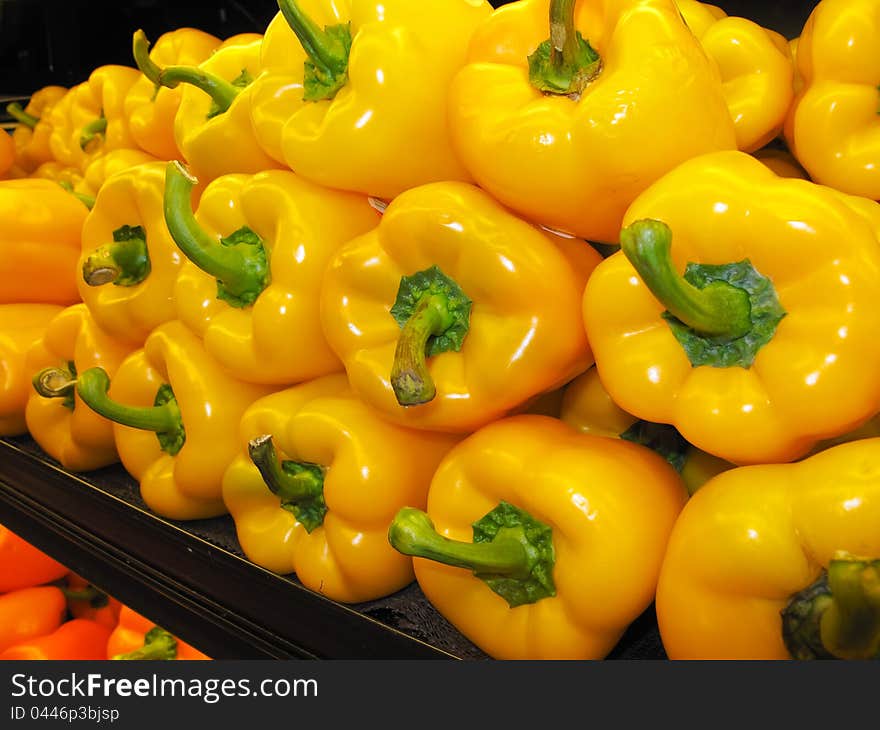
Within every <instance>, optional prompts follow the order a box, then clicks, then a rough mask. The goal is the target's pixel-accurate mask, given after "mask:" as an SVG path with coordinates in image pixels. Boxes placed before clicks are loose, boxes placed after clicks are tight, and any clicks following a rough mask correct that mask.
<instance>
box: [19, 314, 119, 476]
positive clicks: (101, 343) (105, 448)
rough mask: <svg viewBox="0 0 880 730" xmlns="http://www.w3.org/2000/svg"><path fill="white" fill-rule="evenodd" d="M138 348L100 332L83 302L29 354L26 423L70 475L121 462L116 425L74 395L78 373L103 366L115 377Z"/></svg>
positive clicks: (60, 316)
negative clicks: (30, 388) (30, 383)
mask: <svg viewBox="0 0 880 730" xmlns="http://www.w3.org/2000/svg"><path fill="white" fill-rule="evenodd" d="M134 347H135V346H134V345H132V344H128V343H125V342H121V341H119V340H117V339H116V338H114V337H111V336H110V335H108V334H107V333H106V332H104V331H103V330H102V329H100V328H99V327H98V326H97V324H95V320H94V319H93V318H92V316H91V314H89V311H88V309H87V308H86V305H85V304H76V305H74V306H72V307H68V308H67V309H65V310H63V311H62V312H60V313H59V314H58V315H57V316H56V317H55V318H54V319H53V320H52V321H51V322H50V323H49V326H48V327H47V328H46V332H45V334H44V335H43V337H42V339H41V340H40V341H39V342H37V343H36V344H35V345H34V346H33V347H32V348H31V349H30V350H29V351H28V354H27V366H28V370H29V372H30V373H31V374H32V377H33V380H34V391H33V392H32V393H31V394H30V397H29V398H28V403H27V407H26V409H25V419H26V421H27V427H28V430H29V431H30V433H31V436H33V438H34V440H35V441H36V442H37V443H38V444H39V445H40V446H41V447H42V449H43V450H44V451H45V452H46V453H48V454H49V455H50V456H51V457H52V458H53V459H56V460H57V461H58V462H60V463H61V465H62V466H63V467H64V468H65V469H69V470H70V471H91V470H92V469H98V468H100V467H102V466H107V465H108V464H113V463H115V462H117V461H118V460H119V457H118V456H117V454H116V444H115V442H114V440H113V425H112V424H111V423H110V422H109V421H107V420H106V419H104V418H101V417H100V416H98V415H97V414H96V413H94V412H93V411H92V410H91V409H90V408H88V407H87V406H86V405H85V404H84V403H82V401H80V399H79V397H78V396H77V395H76V393H75V385H76V375H77V373H82V372H84V371H85V370H87V369H88V368H91V367H96V366H100V367H103V368H104V369H106V370H107V371H108V372H111V373H115V372H116V369H117V368H118V367H119V365H120V363H121V362H122V360H123V359H124V358H125V357H126V355H128V353H129V352H131V350H132V349H134Z"/></svg>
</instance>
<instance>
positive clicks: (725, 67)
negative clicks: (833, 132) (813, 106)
mask: <svg viewBox="0 0 880 730" xmlns="http://www.w3.org/2000/svg"><path fill="white" fill-rule="evenodd" d="M676 5H677V6H678V9H679V10H680V11H681V14H682V16H683V17H684V19H685V22H686V23H687V24H688V26H689V27H690V28H691V30H693V31H694V34H695V35H696V36H697V38H699V39H700V43H701V44H702V46H703V48H704V49H705V51H706V53H707V54H708V55H709V57H710V58H712V59H713V60H714V61H715V62H716V63H717V64H718V68H719V70H720V71H721V80H722V88H723V90H724V98H725V99H726V101H727V107H728V109H729V110H730V116H731V118H732V119H733V125H734V128H735V130H736V144H737V147H738V148H739V149H741V150H743V151H745V152H754V151H755V150H757V149H760V148H761V147H763V146H764V145H766V144H767V143H768V142H769V141H770V140H772V139H774V138H775V137H777V136H779V134H780V133H781V132H782V127H783V124H784V122H785V115H786V114H787V113H788V109H789V107H790V106H791V102H792V100H793V98H794V85H793V78H794V66H793V64H792V60H791V53H790V51H789V48H788V42H787V41H786V40H785V38H783V37H782V36H781V35H779V34H778V33H776V32H775V31H771V30H768V29H766V28H762V27H761V26H760V25H758V24H757V23H754V22H753V21H751V20H748V19H746V18H739V17H733V16H728V15H727V14H726V13H725V12H724V11H723V10H721V9H720V8H718V7H716V6H713V5H704V4H703V3H701V2H697V0H676ZM709 18H711V19H712V20H711V21H709Z"/></svg>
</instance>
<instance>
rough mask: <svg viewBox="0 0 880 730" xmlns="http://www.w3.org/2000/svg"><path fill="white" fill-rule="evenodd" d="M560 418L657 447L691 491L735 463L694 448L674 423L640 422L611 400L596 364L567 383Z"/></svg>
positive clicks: (587, 430)
mask: <svg viewBox="0 0 880 730" xmlns="http://www.w3.org/2000/svg"><path fill="white" fill-rule="evenodd" d="M559 418H560V419H561V420H562V421H563V422H565V423H567V424H568V425H569V426H571V427H572V428H574V429H575V430H577V431H580V432H581V433H588V434H593V435H595V436H606V437H608V438H624V439H626V440H628V441H634V442H635V443H638V444H642V445H643V446H648V447H649V448H652V449H654V450H655V451H657V453H659V454H660V455H661V456H663V457H664V458H666V459H668V460H669V462H670V463H671V464H672V465H673V466H674V467H675V468H676V470H677V471H678V473H679V474H681V478H682V480H683V481H684V485H685V487H686V488H687V491H688V494H693V493H694V492H696V491H697V490H698V489H699V488H700V487H701V486H702V485H703V484H705V483H706V482H707V481H708V480H709V479H711V478H712V477H713V476H715V475H716V474H720V473H721V472H722V471H725V470H726V469H731V468H733V464H730V463H729V462H726V461H724V460H722V459H719V458H717V457H715V456H712V455H711V454H707V453H706V452H705V451H700V450H699V449H696V448H694V447H693V446H692V445H691V444H689V443H687V442H686V441H685V440H684V439H683V438H682V437H681V435H680V434H678V433H676V432H675V431H674V430H673V429H672V427H671V426H663V425H660V424H645V423H644V422H641V423H640V422H639V419H637V418H636V417H635V416H633V415H632V414H630V413H627V412H626V411H624V410H623V409H622V408H620V406H618V405H617V404H616V403H615V402H614V401H613V400H611V396H610V395H608V391H607V390H605V387H604V386H603V385H602V381H601V380H600V379H599V371H598V370H597V369H596V368H595V366H594V367H591V368H590V369H589V370H587V372H585V373H584V374H583V375H579V376H578V377H576V378H575V379H574V380H573V381H571V383H569V384H568V385H567V386H566V387H565V391H564V394H563V397H562V406H561V408H560V412H559ZM637 424H638V425H642V426H648V427H649V428H648V430H646V431H641V432H638V431H636V430H635V429H634V428H633V427H634V426H637ZM655 439H656V441H655Z"/></svg>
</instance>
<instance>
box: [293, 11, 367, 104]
mask: <svg viewBox="0 0 880 730" xmlns="http://www.w3.org/2000/svg"><path fill="white" fill-rule="evenodd" d="M278 7H279V8H280V9H281V13H282V15H284V19H285V20H286V21H287V24H288V25H289V26H290V29H291V30H292V31H293V32H294V33H295V34H296V37H297V38H298V39H299V42H300V44H301V45H302V47H303V50H304V51H305V52H306V55H307V56H308V60H306V62H305V72H304V76H303V99H305V100H306V101H318V100H320V99H332V98H333V97H334V96H336V93H337V92H338V91H339V89H341V88H342V87H343V86H344V85H345V84H346V82H347V81H348V55H349V52H350V50H351V29H350V27H349V25H348V24H347V23H346V24H342V25H333V26H327V27H326V28H324V29H323V30H322V29H321V28H320V27H319V26H318V24H317V23H315V21H314V20H312V19H311V18H310V17H309V16H308V15H306V13H305V12H303V9H302V8H301V7H300V5H299V2H297V0H278Z"/></svg>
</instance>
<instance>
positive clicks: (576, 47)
mask: <svg viewBox="0 0 880 730" xmlns="http://www.w3.org/2000/svg"><path fill="white" fill-rule="evenodd" d="M576 4H577V0H551V2H550V39H549V40H546V41H544V42H543V43H541V44H540V45H539V46H538V47H537V48H536V49H535V51H534V53H532V54H531V55H530V56H529V58H528V62H529V82H530V83H531V84H532V86H534V87H535V88H536V89H538V90H539V91H541V92H544V93H546V94H557V95H563V96H570V97H572V98H574V99H577V98H579V97H580V95H581V93H582V92H583V91H584V89H585V88H586V87H587V85H588V84H589V83H590V82H591V81H592V80H593V79H595V78H596V76H598V74H599V72H600V71H601V69H602V59H601V58H599V54H598V53H596V51H595V50H594V49H593V47H592V46H591V45H590V43H589V41H587V40H584V38H583V36H582V35H581V34H580V32H579V31H578V30H577V27H576V25H575V6H576Z"/></svg>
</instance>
